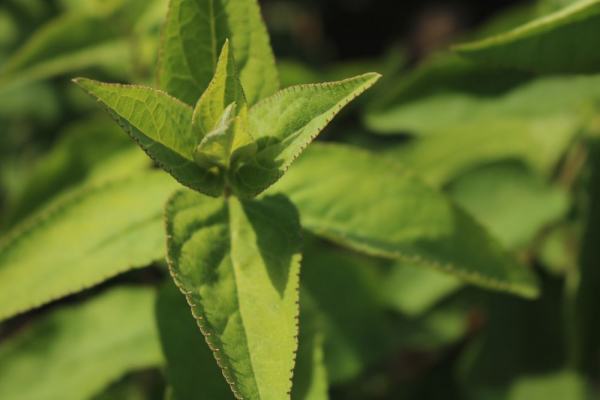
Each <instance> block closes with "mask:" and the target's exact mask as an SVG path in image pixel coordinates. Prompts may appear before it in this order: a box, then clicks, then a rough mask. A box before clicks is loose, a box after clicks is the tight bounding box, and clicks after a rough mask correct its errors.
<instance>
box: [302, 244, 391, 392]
mask: <svg viewBox="0 0 600 400" xmlns="http://www.w3.org/2000/svg"><path fill="white" fill-rule="evenodd" d="M306 247H307V248H306V251H305V253H304V255H303V260H302V277H301V284H302V295H301V297H302V299H303V300H302V305H301V308H302V310H303V311H304V310H305V309H306V308H307V307H306V304H308V306H310V307H314V308H315V309H316V310H317V311H318V312H319V314H320V315H321V318H322V319H323V324H324V331H325V344H324V352H325V365H326V367H327V375H328V378H329V381H330V382H331V384H333V385H335V384H341V383H346V382H348V381H351V380H352V379H354V378H356V377H357V376H358V375H359V374H360V373H362V372H363V371H364V370H365V369H367V368H368V367H370V366H373V365H374V364H375V363H376V362H378V361H381V360H382V359H384V358H385V357H386V356H387V355H389V354H390V352H392V351H393V350H394V343H395V340H394V336H395V333H394V332H393V331H392V326H391V324H390V321H389V320H388V318H387V316H386V313H385V307H384V302H383V298H382V296H381V293H380V287H381V285H382V280H381V278H382V276H381V275H380V274H379V272H378V269H377V267H378V265H377V261H374V260H373V259H371V258H366V257H364V256H362V255H357V254H352V253H349V252H345V251H339V250H332V249H331V245H330V244H329V243H326V244H321V245H308V246H306ZM300 318H301V319H302V314H301V316H300ZM301 323H302V320H301ZM300 328H301V334H302V326H301V327H300Z"/></svg>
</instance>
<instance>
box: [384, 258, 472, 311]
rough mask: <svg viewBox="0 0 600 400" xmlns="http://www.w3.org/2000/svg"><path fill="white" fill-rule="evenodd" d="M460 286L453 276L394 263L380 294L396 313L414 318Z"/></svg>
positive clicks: (462, 284)
mask: <svg viewBox="0 0 600 400" xmlns="http://www.w3.org/2000/svg"><path fill="white" fill-rule="evenodd" d="M463 286H464V283H463V282H462V281H461V280H460V279H458V278H456V277H455V276H452V275H448V274H443V273H440V272H438V271H434V270H431V269H426V268H421V267H419V266H415V265H410V264H405V263H400V262H397V263H395V264H394V265H393V266H392V270H391V272H390V274H389V276H387V279H386V280H385V281H384V286H383V291H384V293H385V294H386V298H387V299H388V302H389V304H390V305H391V306H393V307H394V308H395V309H396V310H398V311H400V312H401V313H403V314H405V315H406V316H409V317H416V316H419V315H422V314H424V313H425V312H426V311H428V310H429V309H431V308H432V307H433V306H434V305H435V304H436V303H439V302H440V301H441V300H442V299H444V298H446V297H448V296H450V295H451V294H453V293H455V292H456V291H458V290H459V289H460V288H462V287H463Z"/></svg>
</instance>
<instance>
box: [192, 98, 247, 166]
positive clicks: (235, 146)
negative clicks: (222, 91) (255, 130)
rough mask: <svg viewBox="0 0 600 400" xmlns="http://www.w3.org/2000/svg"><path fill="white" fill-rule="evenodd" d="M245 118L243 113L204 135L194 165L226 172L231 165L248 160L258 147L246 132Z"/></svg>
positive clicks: (195, 154) (195, 155)
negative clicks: (241, 115)
mask: <svg viewBox="0 0 600 400" xmlns="http://www.w3.org/2000/svg"><path fill="white" fill-rule="evenodd" d="M232 106H235V104H232ZM245 118H246V116H245V113H244V116H243V117H237V118H235V119H234V120H232V121H228V122H226V123H225V124H224V125H223V126H220V127H218V128H217V129H215V130H214V131H212V132H210V133H209V134H208V135H206V136H205V137H204V139H203V140H202V142H201V143H200V144H199V145H198V148H197V149H196V152H195V153H194V159H195V160H196V164H198V165H200V166H201V167H203V168H206V169H211V168H213V167H217V168H218V169H219V170H222V171H228V170H229V169H230V167H231V166H232V165H236V164H237V163H238V162H245V161H248V160H250V159H251V158H252V156H254V155H255V154H256V152H257V150H258V146H257V145H256V142H255V141H254V139H253V138H252V136H250V134H249V133H248V131H247V129H248V128H247V125H246V121H245V120H244V119H245Z"/></svg>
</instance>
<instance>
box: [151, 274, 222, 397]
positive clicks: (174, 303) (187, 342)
mask: <svg viewBox="0 0 600 400" xmlns="http://www.w3.org/2000/svg"><path fill="white" fill-rule="evenodd" d="M156 321H157V324H158V330H159V332H160V341H161V344H162V349H163V353H164V354H165V358H166V359H167V380H168V383H169V384H170V386H171V390H172V395H173V398H174V399H181V400H184V399H196V398H197V399H215V400H217V399H219V400H220V399H232V398H233V396H232V393H231V390H230V389H229V386H228V385H227V383H226V382H225V380H224V379H223V374H222V372H221V370H220V369H219V367H218V366H217V364H216V363H215V358H214V356H213V353H212V352H211V351H210V349H209V348H208V346H207V345H206V342H205V340H204V338H203V337H202V334H201V333H200V330H199V329H198V325H196V323H195V321H194V320H193V319H192V318H190V306H189V305H188V304H187V303H186V302H185V298H184V297H183V296H182V295H181V292H180V291H179V290H178V289H177V287H176V286H175V285H173V283H172V282H166V283H165V285H163V287H162V288H161V290H160V291H159V294H158V299H157V303H156Z"/></svg>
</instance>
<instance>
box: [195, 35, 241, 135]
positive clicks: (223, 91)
mask: <svg viewBox="0 0 600 400" xmlns="http://www.w3.org/2000/svg"><path fill="white" fill-rule="evenodd" d="M233 103H235V104H236V105H237V107H238V108H237V110H239V111H241V110H243V109H245V107H246V95H245V94H244V89H243V88H242V84H241V83H240V80H239V77H238V72H237V68H236V65H235V59H234V57H233V51H232V50H231V49H230V48H229V41H228V40H227V41H225V44H224V45H223V49H222V50H221V55H220V56H219V61H218V62H217V66H216V71H215V75H214V77H213V79H212V81H211V82H210V84H209V85H208V88H207V89H206V91H205V92H204V93H203V94H202V97H200V100H198V103H197V104H196V108H195V109H194V115H193V120H192V134H193V135H194V136H195V137H196V142H197V143H200V142H201V141H202V139H204V137H205V136H206V135H208V134H209V133H210V132H212V131H213V130H214V129H215V128H216V127H217V122H219V120H220V119H221V118H222V115H223V112H224V111H225V109H226V108H227V107H228V106H230V105H231V104H233ZM235 116H236V114H235V113H233V114H232V115H231V116H229V117H228V118H226V120H229V119H231V118H233V117H235Z"/></svg>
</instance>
